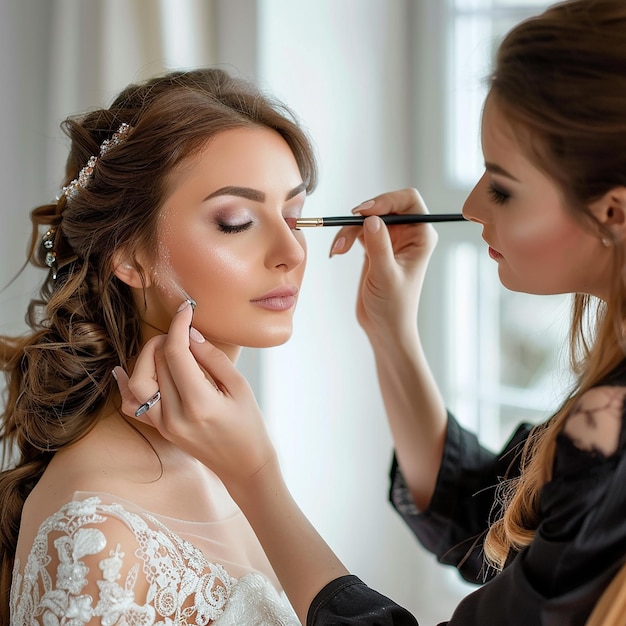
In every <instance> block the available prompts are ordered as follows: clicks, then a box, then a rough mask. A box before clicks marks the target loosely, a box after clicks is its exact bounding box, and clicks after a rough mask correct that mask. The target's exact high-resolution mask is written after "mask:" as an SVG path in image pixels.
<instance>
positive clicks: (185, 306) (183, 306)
mask: <svg viewBox="0 0 626 626" xmlns="http://www.w3.org/2000/svg"><path fill="white" fill-rule="evenodd" d="M190 304H191V302H190V301H189V300H185V301H184V302H183V303H182V304H181V305H180V306H179V307H178V310H177V311H176V312H177V313H180V312H181V311H184V310H185V309H186V308H187V307H188V306H189V305H190Z"/></svg>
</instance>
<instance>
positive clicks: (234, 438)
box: [114, 305, 276, 489]
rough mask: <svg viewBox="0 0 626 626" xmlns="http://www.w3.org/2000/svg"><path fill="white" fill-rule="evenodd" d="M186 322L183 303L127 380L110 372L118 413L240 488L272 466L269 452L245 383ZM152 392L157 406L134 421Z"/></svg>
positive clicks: (188, 315) (118, 372)
mask: <svg viewBox="0 0 626 626" xmlns="http://www.w3.org/2000/svg"><path fill="white" fill-rule="evenodd" d="M191 321H192V308H191V306H189V305H187V306H186V307H185V308H183V309H182V310H180V311H179V312H178V313H177V314H176V315H175V316H174V319H173V320H172V323H171V325H170V329H169V332H168V334H167V335H159V336H157V337H153V338H152V339H150V340H149V341H148V342H146V345H145V346H144V348H143V350H142V351H141V353H140V355H139V357H138V358H137V361H136V364H135V367H134V369H133V372H132V374H131V376H130V377H129V376H128V375H127V374H126V372H125V371H124V370H123V369H122V368H121V367H116V368H115V370H114V373H115V376H116V379H117V382H118V386H119V389H120V394H121V397H122V411H123V412H124V413H125V414H127V415H129V416H133V419H138V420H140V421H142V422H144V423H146V424H149V425H151V426H153V427H154V428H156V429H157V430H158V431H159V432H160V433H161V435H162V436H163V437H165V438H166V439H168V440H169V441H171V442H173V443H175V444H176V445H177V446H178V447H179V448H181V449H183V450H185V451H186V452H188V453H189V454H191V455H192V456H194V457H195V458H197V459H198V460H199V461H201V462H202V463H204V465H206V466H207V467H208V468H209V469H211V470H212V471H213V472H215V473H216V474H217V475H218V476H219V477H220V478H221V479H222V482H223V483H224V484H225V485H226V487H227V488H229V489H231V487H232V488H240V487H241V486H242V485H245V483H246V482H247V481H248V480H249V479H250V478H251V477H253V476H254V475H255V473H257V472H258V471H259V470H260V469H261V468H262V467H263V466H265V465H266V464H267V463H270V462H274V461H275V457H276V452H275V450H274V447H273V445H272V443H271V441H270V439H269V437H268V435H267V432H266V429H265V424H264V421H263V417H262V415H261V411H260V409H259V407H258V404H257V402H256V399H255V397H254V393H253V392H252V389H251V388H250V385H249V384H248V382H247V380H246V379H245V378H244V377H243V376H242V375H241V373H240V372H239V371H238V370H237V369H236V367H235V366H234V364H233V363H232V362H231V361H230V359H229V358H228V357H227V356H226V355H225V354H224V353H223V352H222V351H221V350H218V349H217V348H216V347H214V346H213V345H211V344H210V343H209V342H208V341H205V340H204V338H203V337H202V335H200V333H199V332H198V331H197V330H196V329H193V328H192V329H191V331H190V324H191ZM213 381H215V382H213ZM157 390H158V391H160V393H161V399H160V401H159V402H157V403H156V404H154V405H153V406H152V407H151V408H150V409H149V410H148V411H146V412H145V413H143V415H141V416H140V417H137V418H135V417H134V416H135V411H136V410H137V408H138V407H139V405H141V404H142V403H143V402H145V401H146V400H147V399H148V398H151V397H152V396H153V395H154V394H155V393H156V391H157Z"/></svg>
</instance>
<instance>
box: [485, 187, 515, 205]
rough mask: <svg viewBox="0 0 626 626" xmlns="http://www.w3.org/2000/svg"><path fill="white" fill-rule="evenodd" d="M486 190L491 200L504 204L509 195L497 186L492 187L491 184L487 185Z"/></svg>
mask: <svg viewBox="0 0 626 626" xmlns="http://www.w3.org/2000/svg"><path fill="white" fill-rule="evenodd" d="M488 191H489V196H490V197H491V200H492V201H493V202H494V203H495V204H506V202H507V201H508V199H509V198H510V197H511V196H509V194H508V193H506V192H504V191H501V190H500V189H498V188H497V187H494V186H493V185H489V188H488Z"/></svg>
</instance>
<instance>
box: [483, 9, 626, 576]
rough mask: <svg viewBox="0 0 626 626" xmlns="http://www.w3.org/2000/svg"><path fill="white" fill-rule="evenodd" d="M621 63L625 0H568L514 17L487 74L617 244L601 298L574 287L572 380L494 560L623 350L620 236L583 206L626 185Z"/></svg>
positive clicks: (624, 60) (583, 213)
mask: <svg viewBox="0 0 626 626" xmlns="http://www.w3.org/2000/svg"><path fill="white" fill-rule="evenodd" d="M625 68H626V2H624V0H572V1H569V2H562V3H559V4H557V5H554V6H553V7H551V8H549V9H548V10H547V11H545V12H544V13H543V14H541V15H539V16H537V17H534V18H531V19H529V20H526V21H525V22H522V23H521V24H520V25H518V26H517V27H515V28H514V29H513V30H512V31H511V32H510V33H509V34H508V35H507V36H506V37H505V38H504V40H503V42H502V44H501V45H500V47H499V49H498V52H497V56H496V62H495V70H494V72H493V75H492V77H491V79H490V91H489V96H488V97H489V98H493V99H494V100H495V102H496V103H497V105H498V107H499V108H500V110H501V111H502V112H503V113H504V115H505V116H506V117H507V120H508V121H509V122H510V123H511V125H512V128H513V131H514V133H515V135H516V138H517V140H518V141H519V143H520V145H521V146H522V149H523V150H525V152H526V154H527V155H528V156H529V158H530V159H531V160H532V161H533V162H534V163H535V164H536V165H537V167H539V168H540V169H542V170H543V171H544V172H545V173H546V174H547V175H548V176H549V177H550V178H551V179H552V180H553V181H555V182H556V184H557V185H558V187H559V188H560V190H561V192H562V194H563V197H564V199H565V205H566V206H567V207H568V209H569V211H570V212H571V214H572V216H573V217H574V218H575V219H577V220H578V221H579V222H580V224H581V225H583V226H584V227H587V228H589V229H590V231H591V232H594V233H595V234H598V236H600V237H603V238H606V239H607V240H608V241H609V242H611V243H612V244H615V245H611V249H612V253H613V266H612V267H613V276H614V279H613V283H612V286H611V290H610V294H609V297H608V298H607V300H606V302H601V301H598V300H597V299H595V298H593V297H591V296H588V295H584V294H575V295H574V300H573V308H572V322H571V328H570V357H571V362H572V367H573V370H574V372H575V374H576V376H577V380H576V383H575V385H574V387H573V389H572V391H571V392H570V394H569V396H568V398H567V399H566V400H565V402H564V403H563V405H562V406H561V408H560V409H559V411H557V413H556V414H555V415H554V416H553V417H552V418H551V419H550V420H549V421H548V422H546V423H545V424H542V425H541V426H538V427H536V428H535V429H534V430H533V433H532V434H531V437H529V439H528V442H527V444H526V446H525V449H524V451H523V457H522V458H523V462H522V473H521V476H520V477H519V479H517V480H511V481H508V482H506V483H505V484H504V486H503V489H502V491H501V496H502V499H503V503H504V514H503V516H502V517H501V518H500V519H499V520H498V521H496V522H495V523H494V524H493V525H492V526H491V528H490V531H489V533H488V535H487V538H486V542H485V553H486V555H487V557H488V559H489V560H490V561H491V562H492V563H494V564H495V565H496V566H497V567H502V566H503V565H504V563H505V561H506V559H507V556H508V554H509V552H510V550H511V549H513V550H518V549H520V548H522V547H523V546H526V545H528V544H529V543H530V542H531V541H532V539H533V537H534V534H535V531H536V529H537V526H538V524H539V512H538V500H539V491H540V489H541V487H542V486H543V485H544V484H545V483H546V482H547V481H549V480H550V478H551V472H552V466H553V460H554V454H555V442H556V436H557V434H558V433H559V432H560V431H561V430H562V428H563V424H564V421H565V420H566V419H567V417H568V415H569V413H570V410H571V407H572V405H573V404H574V403H575V402H576V401H577V399H578V398H579V397H580V396H581V395H582V394H583V393H584V392H585V391H587V390H588V389H589V388H590V387H592V386H593V385H595V384H597V383H598V382H599V381H600V380H601V379H602V378H603V377H605V376H606V375H607V374H608V373H609V372H611V370H613V369H614V368H615V367H616V366H617V365H619V363H620V362H621V361H623V359H624V354H625V353H624V345H625V342H624V332H623V329H624V314H625V310H626V309H625V306H624V304H625V298H626V294H625V285H624V279H623V268H624V260H625V259H624V251H623V245H622V243H623V242H616V241H615V242H614V241H613V240H612V237H611V232H610V231H609V230H608V229H607V228H604V227H603V226H602V225H601V224H600V223H599V222H598V221H597V220H596V219H595V218H594V216H593V215H592V213H591V211H590V210H589V208H588V207H589V204H590V203H592V202H593V201H594V200H597V199H599V198H601V197H602V196H603V195H604V194H605V193H606V192H608V191H610V190H611V189H613V188H615V187H626V71H625Z"/></svg>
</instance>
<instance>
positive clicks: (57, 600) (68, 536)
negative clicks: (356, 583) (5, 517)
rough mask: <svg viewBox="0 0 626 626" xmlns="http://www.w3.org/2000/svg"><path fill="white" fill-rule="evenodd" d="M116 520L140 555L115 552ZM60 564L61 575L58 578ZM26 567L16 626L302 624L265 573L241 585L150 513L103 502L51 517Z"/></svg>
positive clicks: (15, 592) (14, 608) (16, 578)
mask: <svg viewBox="0 0 626 626" xmlns="http://www.w3.org/2000/svg"><path fill="white" fill-rule="evenodd" d="M109 520H117V521H121V522H123V523H124V524H125V525H126V526H127V527H128V529H130V531H131V532H132V535H133V537H134V539H135V541H134V542H133V546H132V548H133V552H134V554H125V551H124V550H123V549H122V546H120V545H116V546H115V547H113V548H111V547H110V546H109V549H108V551H107V537H106V535H105V533H104V532H103V531H102V527H103V526H102V525H103V524H105V523H106V522H107V521H109ZM99 526H100V527H99ZM53 537H54V539H52V538H53ZM51 540H52V545H50V542H51ZM53 548H54V550H53ZM127 552H128V550H127ZM95 555H97V556H102V558H101V559H100V560H99V561H98V568H99V570H100V573H99V574H98V573H97V572H93V571H92V572H90V571H89V567H88V565H87V564H86V562H85V558H86V557H93V556H95ZM133 556H134V557H136V558H138V559H139V561H138V562H136V563H134V564H133V565H132V566H131V567H130V569H128V571H127V573H126V576H125V577H124V580H121V579H122V574H121V570H122V567H123V565H124V558H125V557H126V558H127V559H132V557H133ZM91 562H93V558H92V559H91ZM55 564H56V571H50V570H54V566H55ZM20 567H21V566H20V563H19V561H18V560H16V562H15V567H14V571H13V582H12V586H11V597H10V608H11V624H12V625H14V626H18V625H19V626H36V625H38V624H42V625H44V626H83V625H84V624H87V623H89V622H90V620H92V619H93V618H98V617H99V618H100V623H101V624H102V626H174V625H180V626H187V625H189V626H191V625H192V624H193V625H194V626H205V625H207V624H209V623H212V622H213V623H215V624H216V625H218V624H219V625H220V626H222V625H223V626H230V625H231V624H232V625H233V626H234V624H239V625H244V624H255V626H256V625H258V626H261V625H268V626H269V625H279V626H287V625H289V626H292V625H296V624H298V623H299V622H298V620H297V618H296V616H295V613H294V612H293V610H292V609H291V607H290V606H289V605H288V603H287V602H285V601H284V600H283V599H282V598H281V596H280V595H279V594H278V592H277V591H276V589H275V588H274V587H273V586H272V585H271V583H270V582H269V581H268V580H267V579H266V578H265V577H264V576H262V575H261V574H258V573H249V574H246V575H244V576H242V577H241V578H240V579H239V580H236V579H235V578H232V577H231V576H230V575H229V574H228V573H227V571H226V570H225V569H224V567H222V566H221V565H219V564H216V563H210V562H209V561H208V560H207V559H206V558H205V556H204V555H203V553H202V552H201V551H200V550H199V549H198V548H196V547H195V546H194V545H193V544H191V543H190V542H189V541H186V540H184V539H182V538H181V537H179V536H178V535H176V534H175V533H173V532H171V531H170V530H168V528H167V527H165V526H164V525H163V524H162V523H161V522H159V521H158V520H157V519H155V518H154V517H152V516H151V515H149V514H148V513H142V514H141V515H139V514H137V513H132V512H130V511H128V510H126V509H124V508H123V507H122V506H121V505H120V504H115V503H113V504H103V503H102V502H101V501H100V499H99V498H98V497H90V498H88V499H86V500H83V501H73V502H70V503H68V504H66V505H65V506H63V507H62V508H61V510H59V511H58V512H57V513H55V514H54V515H52V516H51V517H49V518H48V519H47V520H46V521H45V522H44V523H43V524H42V525H41V527H40V528H39V531H38V533H37V536H36V538H35V541H34V543H33V547H32V549H31V552H30V554H29V556H28V559H27V562H26V564H25V567H24V571H23V573H21V572H20ZM90 576H91V580H92V582H93V580H95V578H94V576H99V578H98V579H97V580H96V581H95V582H96V584H97V588H98V597H97V598H93V597H92V596H91V595H89V594H87V593H85V592H84V588H85V587H86V586H87V585H88V583H89V577H90ZM140 576H144V577H145V580H146V582H147V584H148V592H147V596H146V598H145V600H144V601H143V602H140V603H138V602H137V598H136V597H135V586H136V583H137V581H138V579H139V577H140Z"/></svg>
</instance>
